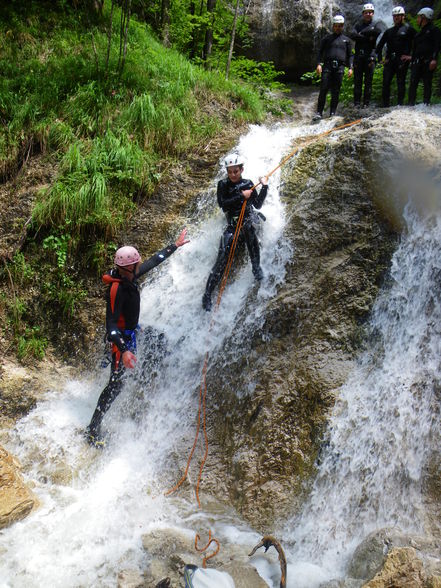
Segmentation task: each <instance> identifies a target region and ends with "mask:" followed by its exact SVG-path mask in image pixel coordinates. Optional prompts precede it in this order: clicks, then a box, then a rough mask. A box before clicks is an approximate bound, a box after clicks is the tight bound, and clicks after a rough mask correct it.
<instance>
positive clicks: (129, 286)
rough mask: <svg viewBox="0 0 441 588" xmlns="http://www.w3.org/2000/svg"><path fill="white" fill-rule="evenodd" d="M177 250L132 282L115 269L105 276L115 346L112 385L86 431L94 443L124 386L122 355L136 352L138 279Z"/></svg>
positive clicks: (165, 253)
mask: <svg viewBox="0 0 441 588" xmlns="http://www.w3.org/2000/svg"><path fill="white" fill-rule="evenodd" d="M176 249H177V247H176V245H175V244H172V245H169V246H168V247H166V248H165V249H162V250H161V251H158V253H155V255H153V256H152V257H150V259H147V260H146V261H144V262H143V263H142V264H141V265H140V266H139V268H138V271H137V273H136V274H135V277H134V279H133V281H130V280H128V279H127V278H125V277H124V278H123V277H121V276H120V274H119V273H118V269H113V270H111V271H110V272H108V273H107V274H104V276H103V282H104V283H105V284H107V285H108V286H109V288H108V289H107V293H106V333H107V339H108V341H109V342H110V343H111V344H112V363H111V371H110V379H109V383H108V384H107V386H106V387H105V388H104V390H103V391H102V392H101V395H100V397H99V399H98V403H97V407H96V409H95V412H94V413H93V416H92V420H91V421H90V424H89V426H88V427H87V429H86V435H87V438H88V440H89V442H90V443H92V444H95V443H96V442H98V441H100V438H101V432H100V426H101V421H102V420H103V417H104V415H105V413H106V412H107V411H108V410H109V408H110V405H111V404H112V402H113V401H114V400H115V398H116V397H117V396H118V394H119V393H120V392H121V389H122V386H123V379H122V377H123V374H124V372H125V368H124V365H123V363H122V359H121V356H122V354H123V353H124V352H125V351H132V353H135V352H136V333H135V331H136V328H137V326H138V320H139V310H140V301H141V297H140V292H139V284H138V279H139V278H141V277H142V276H143V275H144V274H146V273H147V272H149V271H150V270H151V269H153V268H154V267H156V266H158V265H159V264H160V263H162V262H163V261H165V260H166V259H167V258H168V257H170V255H171V254H172V253H174V252H175V251H176Z"/></svg>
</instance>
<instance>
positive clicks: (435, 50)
mask: <svg viewBox="0 0 441 588" xmlns="http://www.w3.org/2000/svg"><path fill="white" fill-rule="evenodd" d="M440 40H441V31H440V30H439V29H438V28H437V27H436V26H435V25H434V24H433V23H432V22H429V23H427V24H426V25H425V26H424V27H423V28H422V29H421V30H420V32H419V33H417V34H416V35H415V39H414V41H413V51H412V62H411V65H410V84H409V104H410V105H411V106H413V105H414V104H415V100H416V93H417V88H418V84H419V81H420V80H421V79H422V80H423V87H424V95H423V102H424V104H430V98H431V97H432V79H433V74H434V71H435V70H432V71H431V70H430V69H429V63H430V62H431V61H432V60H435V61H436V60H437V58H438V54H439V51H440Z"/></svg>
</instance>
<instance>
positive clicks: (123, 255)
mask: <svg viewBox="0 0 441 588" xmlns="http://www.w3.org/2000/svg"><path fill="white" fill-rule="evenodd" d="M140 259H141V256H140V255H139V253H138V250H137V249H135V248H134V247H132V246H131V245H125V246H124V247H120V248H119V249H118V251H117V252H116V253H115V265H119V266H120V267H125V266H126V265H132V263H138V261H140Z"/></svg>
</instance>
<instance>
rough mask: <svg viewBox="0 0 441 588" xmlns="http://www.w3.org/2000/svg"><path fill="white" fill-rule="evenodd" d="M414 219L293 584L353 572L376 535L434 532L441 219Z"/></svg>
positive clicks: (306, 521)
mask: <svg viewBox="0 0 441 588" xmlns="http://www.w3.org/2000/svg"><path fill="white" fill-rule="evenodd" d="M438 194H439V192H438ZM405 221H406V224H407V229H406V231H405V233H404V235H403V237H402V241H401V244H400V246H399V248H398V250H397V251H396V253H395V255H394V258H393V265H392V269H391V276H390V281H389V283H388V284H387V285H386V287H385V288H384V291H383V293H382V295H381V296H380V297H379V298H378V300H377V302H376V304H375V308H374V311H373V315H372V321H371V327H370V339H369V348H368V349H367V350H366V352H365V353H364V355H363V356H362V358H361V359H360V362H359V364H358V366H357V367H356V369H355V370H354V371H353V373H352V375H351V377H350V378H349V380H348V381H347V383H346V384H345V385H344V386H343V388H342V389H341V391H340V394H339V398H338V401H337V403H336V406H335V410H334V412H333V415H332V418H331V420H330V424H329V436H328V439H327V449H326V450H325V451H324V455H323V456H322V459H321V464H320V466H319V471H318V475H317V478H316V480H315V483H314V486H313V489H312V492H311V496H310V500H309V502H308V503H307V504H306V506H305V508H304V509H303V512H302V514H301V516H300V517H299V518H298V519H297V520H293V521H290V522H289V525H288V528H287V531H286V536H287V538H288V539H289V540H290V541H291V542H295V546H294V547H293V548H292V549H291V550H290V553H289V560H290V562H291V564H290V566H289V568H288V577H290V578H291V579H292V583H289V584H288V585H289V586H296V588H314V587H316V586H319V585H320V583H321V582H323V581H325V580H327V579H329V578H336V577H338V576H341V575H343V574H344V570H345V566H346V564H347V562H348V558H349V557H350V556H351V554H352V552H353V550H354V548H355V547H356V546H357V544H358V543H359V542H360V541H361V540H362V539H363V538H364V537H365V536H366V535H367V534H368V533H369V532H371V531H373V530H375V529H380V528H382V527H386V526H388V527H396V528H398V529H399V530H401V531H406V532H422V531H424V517H423V505H422V498H421V483H422V475H423V470H424V467H425V466H426V465H427V458H428V456H429V455H430V454H431V452H434V451H436V450H437V447H439V442H440V432H441V431H440V419H439V399H438V400H436V394H437V393H438V395H439V385H440V378H441V372H440V359H439V358H440V357H441V333H440V330H441V327H440V325H441V293H440V280H441V215H440V214H439V212H437V213H433V214H429V215H428V216H425V217H424V216H421V215H419V214H417V213H416V211H415V210H414V208H413V206H412V205H410V204H409V205H408V206H407V208H406V210H405ZM437 391H438V392H437ZM437 402H438V407H437ZM294 579H295V581H294Z"/></svg>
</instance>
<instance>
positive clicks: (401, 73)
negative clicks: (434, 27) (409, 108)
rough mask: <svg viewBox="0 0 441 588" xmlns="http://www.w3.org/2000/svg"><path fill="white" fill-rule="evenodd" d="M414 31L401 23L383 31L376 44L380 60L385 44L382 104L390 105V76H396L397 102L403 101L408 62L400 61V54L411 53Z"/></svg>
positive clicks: (401, 102)
mask: <svg viewBox="0 0 441 588" xmlns="http://www.w3.org/2000/svg"><path fill="white" fill-rule="evenodd" d="M415 34H416V31H415V29H414V28H413V27H411V26H410V25H408V24H406V23H403V24H400V25H397V26H394V27H391V28H390V29H387V30H386V31H385V32H384V35H383V36H382V37H381V39H380V41H379V43H378V46H377V56H378V58H379V59H380V60H381V59H382V53H383V47H384V46H385V45H386V47H387V48H386V63H385V64H384V69H383V106H390V85H391V83H392V78H393V77H394V76H395V75H396V76H397V91H398V93H397V103H398V104H399V105H401V104H403V103H404V95H405V93H406V74H407V70H408V69H409V62H408V61H402V60H401V56H402V55H410V54H411V53H412V41H413V38H414V37H415Z"/></svg>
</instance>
